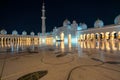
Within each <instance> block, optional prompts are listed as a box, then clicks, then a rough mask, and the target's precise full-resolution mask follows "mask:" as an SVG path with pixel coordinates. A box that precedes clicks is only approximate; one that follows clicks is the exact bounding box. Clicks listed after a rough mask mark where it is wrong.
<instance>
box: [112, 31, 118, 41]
mask: <svg viewBox="0 0 120 80" xmlns="http://www.w3.org/2000/svg"><path fill="white" fill-rule="evenodd" d="M116 38H117V33H116V31H113V32H112V33H111V35H110V39H111V40H114V39H116Z"/></svg>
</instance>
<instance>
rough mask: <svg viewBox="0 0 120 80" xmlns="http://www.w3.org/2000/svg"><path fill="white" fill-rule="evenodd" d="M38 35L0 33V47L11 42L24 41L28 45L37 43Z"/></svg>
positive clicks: (20, 42)
mask: <svg viewBox="0 0 120 80" xmlns="http://www.w3.org/2000/svg"><path fill="white" fill-rule="evenodd" d="M39 41H40V37H39V36H29V35H27V36H22V35H16V36H13V35H0V45H1V46H2V47H6V46H9V45H10V44H11V43H13V44H19V45H21V44H22V43H25V44H26V45H30V44H31V43H36V44H37V43H39Z"/></svg>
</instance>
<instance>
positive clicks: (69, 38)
mask: <svg viewBox="0 0 120 80" xmlns="http://www.w3.org/2000/svg"><path fill="white" fill-rule="evenodd" d="M68 42H71V34H69V35H68Z"/></svg>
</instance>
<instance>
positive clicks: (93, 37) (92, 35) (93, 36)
mask: <svg viewBox="0 0 120 80" xmlns="http://www.w3.org/2000/svg"><path fill="white" fill-rule="evenodd" d="M94 39H95V35H94V34H93V33H92V34H91V40H92V41H93V40H94Z"/></svg>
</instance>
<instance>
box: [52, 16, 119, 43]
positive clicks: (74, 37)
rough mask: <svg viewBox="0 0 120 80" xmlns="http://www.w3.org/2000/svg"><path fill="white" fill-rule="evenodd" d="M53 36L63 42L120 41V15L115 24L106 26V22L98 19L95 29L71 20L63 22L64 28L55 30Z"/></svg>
mask: <svg viewBox="0 0 120 80" xmlns="http://www.w3.org/2000/svg"><path fill="white" fill-rule="evenodd" d="M53 36H54V38H55V39H56V40H61V41H67V42H69V41H72V42H74V41H89V40H92V41H93V40H97V41H101V40H120V15H118V16H117V17H116V18H115V20H114V24H112V25H104V22H103V21H102V20H100V19H97V20H96V21H95V22H94V27H93V28H87V25H86V24H85V23H80V24H78V23H77V22H76V21H73V23H72V24H71V23H70V21H69V20H67V19H66V20H65V21H64V22H63V26H61V27H58V28H56V27H55V28H54V29H53Z"/></svg>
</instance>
